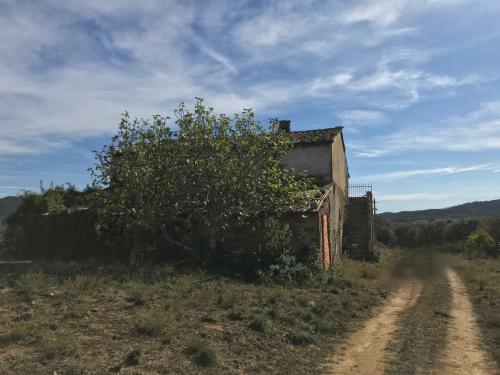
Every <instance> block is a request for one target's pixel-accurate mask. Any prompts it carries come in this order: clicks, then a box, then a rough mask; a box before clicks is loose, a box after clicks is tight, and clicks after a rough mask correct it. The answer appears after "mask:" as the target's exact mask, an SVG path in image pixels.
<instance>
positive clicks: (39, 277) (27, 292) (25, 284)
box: [16, 272, 51, 301]
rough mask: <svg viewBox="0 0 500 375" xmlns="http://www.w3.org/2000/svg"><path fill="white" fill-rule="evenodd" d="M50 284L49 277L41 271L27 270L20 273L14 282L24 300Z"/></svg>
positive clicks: (40, 291)
mask: <svg viewBox="0 0 500 375" xmlns="http://www.w3.org/2000/svg"><path fill="white" fill-rule="evenodd" d="M50 285H51V280H50V279H49V277H48V276H47V275H46V274H44V273H42V272H29V273H26V274H24V275H22V276H21V277H20V278H19V280H18V281H17V282H16V287H17V289H18V291H19V293H20V294H21V295H23V296H24V298H25V300H27V301H30V300H31V299H33V297H35V295H38V294H40V293H42V292H45V291H46V290H47V289H48V287H49V286H50Z"/></svg>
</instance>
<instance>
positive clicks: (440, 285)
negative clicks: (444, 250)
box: [325, 253, 498, 375]
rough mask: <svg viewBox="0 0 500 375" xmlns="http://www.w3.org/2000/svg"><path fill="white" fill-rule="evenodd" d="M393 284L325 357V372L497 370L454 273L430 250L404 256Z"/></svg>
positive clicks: (374, 373)
mask: <svg viewBox="0 0 500 375" xmlns="http://www.w3.org/2000/svg"><path fill="white" fill-rule="evenodd" d="M399 272H400V273H401V274H403V275H404V277H401V275H399V276H400V277H399V278H396V279H395V282H396V283H398V285H399V288H398V289H397V290H396V292H394V293H393V295H392V296H391V297H390V298H389V299H388V301H387V302H386V303H385V304H384V306H382V307H381V308H380V309H379V310H378V311H377V312H376V314H375V315H374V317H373V318H371V319H369V320H368V321H366V322H365V323H364V325H363V326H362V328H361V329H359V330H358V331H356V332H354V333H353V334H352V335H351V336H350V337H349V338H348V339H347V340H346V342H345V343H344V345H343V346H342V348H341V349H340V350H338V352H337V353H336V354H335V355H334V356H333V357H332V358H330V360H329V361H328V365H327V367H326V369H325V373H328V374H349V375H354V374H366V375H368V374H369V375H378V374H451V375H454V374H477V375H482V374H497V373H498V369H497V368H496V367H495V364H494V362H493V361H491V359H490V358H489V357H488V355H487V353H486V352H485V351H484V350H482V348H481V344H480V333H479V330H478V328H477V324H476V322H475V318H474V313H473V310H472V306H471V304H470V301H469V300H468V297H467V292H466V289H465V287H464V286H463V284H462V282H461V281H460V278H459V277H458V275H457V274H456V273H455V272H453V271H452V270H450V269H449V268H448V267H447V266H446V264H444V262H442V261H441V258H440V257H438V256H435V255H434V254H432V253H424V254H409V256H408V259H406V261H405V263H403V264H402V265H401V267H400V268H399Z"/></svg>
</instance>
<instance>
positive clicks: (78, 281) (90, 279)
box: [67, 275, 111, 293]
mask: <svg viewBox="0 0 500 375" xmlns="http://www.w3.org/2000/svg"><path fill="white" fill-rule="evenodd" d="M110 282H111V280H109V279H108V278H104V277H97V276H89V275H76V276H75V277H74V278H72V279H69V280H68V281H67V286H68V289H69V290H74V291H75V292H78V293H82V292H97V291H99V290H101V289H103V288H104V287H105V286H107V285H109V283H110Z"/></svg>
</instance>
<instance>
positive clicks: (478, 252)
mask: <svg viewBox="0 0 500 375" xmlns="http://www.w3.org/2000/svg"><path fill="white" fill-rule="evenodd" d="M495 245H496V243H495V240H494V239H493V237H491V236H490V234H489V233H488V232H487V231H486V230H485V229H482V228H479V229H476V230H475V231H473V232H472V233H471V234H470V235H469V236H468V237H467V239H466V240H465V250H466V255H467V257H469V258H474V257H476V256H484V255H488V254H489V255H492V254H493V253H494V252H495Z"/></svg>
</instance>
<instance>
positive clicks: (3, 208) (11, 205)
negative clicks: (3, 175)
mask: <svg viewBox="0 0 500 375" xmlns="http://www.w3.org/2000/svg"><path fill="white" fill-rule="evenodd" d="M20 202H21V198H20V197H5V198H0V230H1V229H2V221H4V220H5V219H6V218H7V216H9V215H10V214H11V213H13V212H14V211H15V210H16V207H17V205H18V204H19V203H20Z"/></svg>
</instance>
